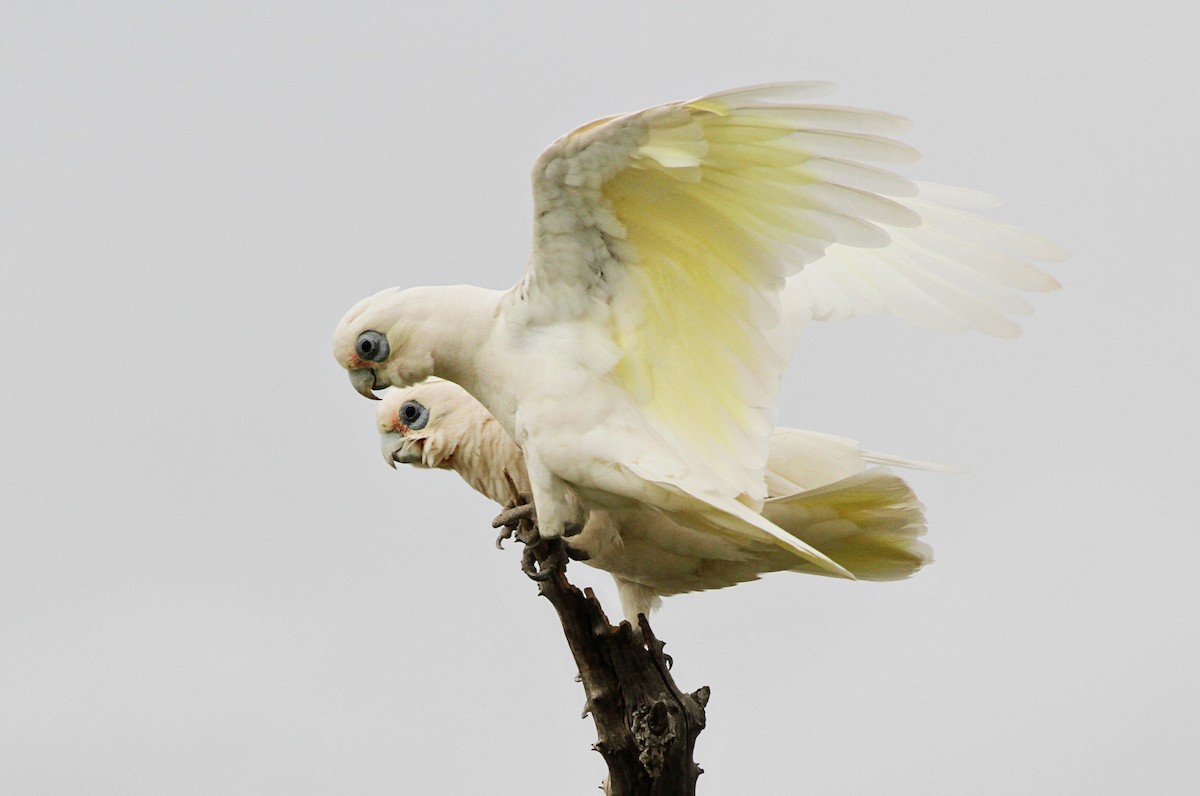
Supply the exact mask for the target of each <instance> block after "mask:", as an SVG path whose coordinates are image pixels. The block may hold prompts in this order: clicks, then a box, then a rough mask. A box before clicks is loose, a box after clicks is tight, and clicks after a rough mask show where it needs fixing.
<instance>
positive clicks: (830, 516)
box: [763, 469, 933, 580]
mask: <svg viewBox="0 0 1200 796" xmlns="http://www.w3.org/2000/svg"><path fill="white" fill-rule="evenodd" d="M763 516H764V517H765V518H767V519H768V520H770V521H771V522H772V523H774V524H775V525H777V526H778V527H780V528H783V529H784V530H786V531H787V532H788V533H790V534H792V535H793V536H795V537H796V538H797V539H799V540H801V541H802V542H804V543H805V544H806V545H807V546H810V547H812V548H815V549H816V550H819V551H820V552H821V553H823V554H824V555H826V556H828V557H829V558H831V559H833V560H834V561H837V562H838V563H839V564H841V565H842V566H844V567H845V568H846V569H848V570H850V572H852V573H853V574H854V576H855V577H856V578H859V579H860V580H900V579H902V578H907V577H909V576H910V575H912V574H913V573H914V572H916V571H917V570H918V569H920V568H921V567H923V566H924V565H925V564H928V563H929V562H930V561H932V560H933V558H932V553H933V551H932V549H931V548H930V547H929V545H927V544H925V543H924V542H922V541H920V540H919V539H918V537H920V536H922V535H923V534H924V533H925V513H924V506H922V505H921V502H920V501H919V500H917V496H916V495H915V494H913V491H912V490H911V489H910V488H909V486H908V484H906V483H905V482H904V481H903V480H902V479H900V478H898V477H897V476H895V475H894V474H892V473H890V472H888V471H887V470H883V469H874V470H868V471H866V472H862V473H857V474H855V475H851V476H849V477H846V478H843V479H841V480H840V481H835V482H834V483H832V484H828V485H826V486H822V487H818V488H816V489H810V490H808V491H805V492H800V493H798V494H794V495H787V496H784V497H777V498H771V499H769V500H767V501H766V503H765V504H764V506H763ZM792 569H795V570H797V571H803V572H806V573H811V574H816V575H829V574H833V573H830V572H828V571H827V568H823V567H820V566H817V565H815V564H814V563H812V562H811V561H807V560H802V561H800V563H799V564H798V565H797V566H795V567H792Z"/></svg>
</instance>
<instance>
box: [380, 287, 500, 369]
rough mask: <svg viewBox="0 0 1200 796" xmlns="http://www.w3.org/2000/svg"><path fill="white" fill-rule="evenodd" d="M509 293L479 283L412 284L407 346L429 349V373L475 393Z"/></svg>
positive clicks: (405, 313) (405, 312)
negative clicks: (500, 311)
mask: <svg viewBox="0 0 1200 796" xmlns="http://www.w3.org/2000/svg"><path fill="white" fill-rule="evenodd" d="M503 296H504V293H503V292H501V291H498V290H488V289H487V288H482V287H476V286H475V285H447V286H441V287H423V288H411V289H409V290H407V291H405V295H404V299H405V303H404V305H403V308H402V309H400V310H399V311H400V312H401V313H402V317H403V321H402V322H403V323H404V324H405V326H407V327H408V330H409V331H408V332H407V334H406V337H407V338H408V339H407V341H406V344H407V346H408V347H410V348H412V349H413V350H417V351H423V352H428V356H429V358H430V360H431V361H430V363H429V364H430V366H431V368H432V371H431V373H430V375H433V376H437V377H439V378H443V379H446V380H447V381H453V382H455V383H457V384H458V385H459V386H461V387H463V388H465V389H466V390H467V391H468V392H474V391H475V387H476V386H477V385H478V383H479V381H480V379H481V377H483V378H486V375H485V374H483V373H481V371H485V370H486V364H487V351H488V348H489V345H488V344H489V341H490V338H491V336H492V334H493V332H494V330H495V327H496V320H497V314H498V311H499V308H500V301H501V298H502V297H503Z"/></svg>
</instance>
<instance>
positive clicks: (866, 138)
mask: <svg viewBox="0 0 1200 796" xmlns="http://www.w3.org/2000/svg"><path fill="white" fill-rule="evenodd" d="M827 89H828V86H826V85H824V84H792V85H783V86H760V87H753V88H750V89H742V90H737V91H731V92H724V93H720V94H713V95H709V96H706V97H702V98H700V99H697V100H692V101H689V102H678V103H671V104H667V105H661V106H657V107H654V108H650V109H647V110H644V111H640V112H637V113H631V114H625V115H621V116H614V117H609V118H607V119H603V120H600V121H597V122H593V123H591V124H589V125H585V126H583V127H581V128H579V129H577V130H576V131H574V132H572V133H570V134H568V135H566V136H564V137H563V138H561V139H559V140H558V141H557V142H555V143H554V144H553V145H551V146H550V147H549V148H548V149H547V150H546V151H545V152H544V153H543V154H542V156H541V157H540V158H539V159H538V161H537V163H536V165H535V167H534V171H533V190H534V200H535V211H536V212H535V220H534V248H533V253H532V256H531V258H530V262H529V266H528V268H527V269H526V272H525V276H524V278H523V279H522V280H521V282H520V283H519V284H518V285H516V286H515V287H514V288H513V289H511V290H509V291H505V292H496V291H487V290H483V289H481V288H472V287H466V286H460V287H455V288H416V289H411V290H406V291H398V290H389V291H384V292H382V293H379V294H377V295H375V296H372V297H370V298H368V299H365V300H364V301H362V302H360V303H359V304H358V305H356V306H355V307H354V308H352V309H351V310H350V312H349V313H348V314H347V315H346V317H345V318H344V319H343V321H342V323H341V324H340V325H339V328H338V330H337V331H336V333H335V336H334V353H335V356H336V357H337V358H338V360H339V362H340V363H341V364H342V365H343V366H344V367H346V368H347V369H348V370H349V371H350V373H351V379H352V381H353V382H354V384H355V386H356V388H357V389H358V390H359V391H360V392H363V393H364V394H370V392H371V390H372V389H375V388H382V387H385V386H388V385H396V386H405V385H410V384H413V383H415V382H417V381H420V380H421V379H424V378H425V377H427V376H431V375H436V376H441V377H445V378H447V379H451V380H453V381H455V382H458V383H459V384H461V385H462V386H463V387H465V388H466V389H467V390H468V391H469V392H470V393H471V394H472V395H474V396H475V397H476V398H478V399H479V400H480V401H481V402H482V403H483V405H484V406H485V407H486V408H487V409H488V410H489V411H490V412H491V413H492V414H493V415H494V416H495V417H496V419H497V420H498V422H499V423H500V424H501V426H502V427H503V428H504V429H505V431H507V432H508V434H509V435H510V436H511V437H512V438H513V439H514V440H515V441H516V442H517V443H519V444H520V446H521V448H522V449H523V451H524V455H525V463H526V467H527V470H528V474H529V479H530V488H531V490H532V493H533V497H534V499H535V502H536V503H537V506H538V511H539V518H540V526H541V530H542V533H543V534H544V535H547V536H556V535H559V534H564V533H565V534H570V533H573V532H577V531H579V530H580V529H582V527H583V525H584V523H585V522H586V520H587V518H588V515H589V512H593V511H608V512H613V511H628V510H640V509H643V508H652V509H656V510H657V511H659V512H661V513H663V514H664V515H666V516H668V517H670V518H672V519H673V520H675V521H676V522H677V523H679V524H680V525H683V526H686V527H688V528H691V529H694V530H696V531H698V532H703V533H706V534H709V535H710V536H711V537H713V538H715V539H719V540H722V541H725V542H728V543H731V544H735V545H738V544H767V545H775V546H777V547H780V548H782V549H784V550H787V551H789V552H790V553H791V554H795V555H800V556H802V557H804V558H805V559H806V560H808V561H809V562H811V563H812V564H814V565H815V566H818V567H823V568H824V569H826V570H827V571H829V572H831V573H835V574H841V575H844V576H850V573H849V571H847V570H846V569H845V568H844V567H842V566H841V565H840V564H838V563H837V562H836V561H834V560H832V559H831V558H830V557H829V556H827V555H825V554H824V553H822V552H821V551H819V550H817V549H816V548H814V547H813V546H812V545H810V544H808V543H807V542H805V541H802V540H800V539H798V538H796V537H795V536H794V535H792V534H789V533H788V532H787V531H786V530H784V529H782V528H780V527H779V526H778V525H777V524H776V523H774V522H772V521H770V520H769V519H767V518H766V517H765V516H764V515H763V514H762V513H760V511H759V509H760V508H762V501H763V500H764V499H765V498H766V497H767V495H768V491H767V485H768V484H767V475H766V462H767V454H768V448H769V445H770V440H771V434H772V430H773V428H774V425H775V407H776V402H777V391H778V386H779V380H780V374H781V371H782V369H783V367H784V364H785V362H786V360H787V358H788V357H789V356H790V353H791V351H792V346H793V344H794V341H795V334H796V332H797V330H798V329H799V328H801V327H802V326H803V324H804V322H806V321H807V320H809V319H814V318H815V319H821V320H826V319H835V318H839V317H848V316H850V315H855V314H863V313H868V312H878V311H889V312H893V313H895V314H897V315H900V316H901V317H905V318H908V319H910V320H913V321H916V322H918V323H923V324H925V325H934V326H940V327H945V328H952V329H967V328H973V329H979V330H981V331H985V332H990V333H993V334H1009V333H1011V332H1012V328H1013V327H1012V326H1011V322H1010V321H1009V316H1010V315H1012V314H1020V313H1021V312H1023V311H1024V310H1025V306H1024V304H1023V303H1022V302H1021V301H1020V299H1018V298H1016V296H1015V294H1013V293H1012V290H1011V289H1010V288H1016V289H1021V290H1027V289H1034V290H1036V289H1046V288H1048V287H1051V286H1052V285H1053V280H1050V279H1049V278H1048V277H1046V276H1045V275H1044V274H1042V273H1041V271H1039V270H1038V269H1037V268H1036V267H1035V266H1033V265H1031V264H1029V263H1028V262H1027V260H1029V259H1053V258H1055V257H1056V256H1058V254H1059V252H1058V250H1057V249H1055V248H1054V247H1053V246H1051V245H1050V244H1043V243H1040V242H1037V241H1036V239H1034V238H1032V236H1028V235H1025V234H1024V233H1019V232H1017V231H1015V230H1011V229H1009V228H1007V227H1004V226H1002V225H999V224H996V223H995V222H992V221H990V220H987V219H984V218H983V217H981V216H977V215H973V214H972V213H971V212H970V210H969V208H967V209H964V207H963V206H964V204H965V205H967V206H969V205H971V201H966V202H965V203H964V202H963V201H962V200H963V198H964V197H967V199H968V200H969V199H971V198H973V194H969V193H964V192H959V193H956V192H954V191H953V190H948V189H947V190H942V189H939V188H938V187H936V186H926V185H920V186H919V185H917V184H915V183H912V182H910V181H908V180H906V179H904V178H902V177H899V176H897V175H894V174H891V173H890V172H888V171H886V170H883V169H880V168H879V167H878V166H876V165H873V164H877V163H885V164H887V163H903V162H908V161H911V160H913V159H915V157H916V153H915V152H914V151H913V150H912V149H911V148H910V147H908V146H907V145H905V144H902V143H900V142H897V141H895V140H892V139H891V138H890V137H889V136H891V135H893V134H895V133H898V132H900V131H902V130H903V129H904V127H905V126H906V123H905V122H904V120H902V119H900V118H898V117H895V116H892V115H890V114H884V113H878V112H874V111H864V110H857V109H848V108H840V107H836V106H828V105H819V104H812V103H809V102H808V100H809V99H810V98H811V97H813V96H816V95H819V94H821V93H823V92H825V91H826V90H827ZM956 204H957V205H958V209H956V207H955V205H956ZM785 285H787V289H786V290H785ZM364 335H374V337H370V338H369V339H368V338H365V337H364ZM364 341H366V342H364ZM372 341H375V342H372ZM381 341H382V342H381ZM384 343H386V345H385V344H384Z"/></svg>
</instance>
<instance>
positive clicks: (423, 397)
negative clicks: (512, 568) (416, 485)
mask: <svg viewBox="0 0 1200 796" xmlns="http://www.w3.org/2000/svg"><path fill="white" fill-rule="evenodd" d="M376 418H377V420H378V426H379V435H380V446H381V452H382V453H383V459H384V461H386V462H387V463H388V464H389V465H390V466H391V467H395V466H396V462H399V463H400V464H410V465H412V466H414V467H421V468H431V469H441V470H454V471H455V472H457V473H458V474H459V475H460V476H462V478H463V480H464V481H466V482H467V483H468V484H470V485H471V487H472V488H473V489H475V491H477V492H479V493H481V494H483V495H486V496H487V497H489V498H491V499H492V500H495V501H496V502H497V503H500V504H503V503H505V502H506V501H507V500H508V499H509V496H510V489H509V486H508V482H507V478H506V476H505V474H506V473H507V474H508V477H511V478H512V479H513V480H514V481H515V482H516V484H517V486H518V487H519V488H520V489H521V490H524V491H525V492H528V491H529V476H528V474H527V473H526V471H525V463H524V461H523V459H522V456H521V449H520V448H518V447H517V444H516V443H515V442H513V441H512V439H511V438H510V437H509V436H508V435H507V434H506V433H505V432H504V430H503V429H502V428H500V424H499V423H497V422H496V420H495V418H493V417H492V416H491V414H489V413H488V411H487V410H486V409H484V408H483V405H482V404H480V403H479V401H476V400H475V399H474V398H472V397H471V395H470V394H469V393H468V392H467V391H466V390H464V389H463V388H461V387H459V386H458V385H457V384H455V383H454V382H450V381H444V380H442V379H429V380H427V381H423V382H421V383H420V384H415V385H413V386H411V387H403V388H392V389H390V390H388V391H387V392H386V393H385V394H384V396H383V400H382V401H381V402H380V404H379V407H378V410H377V412H376Z"/></svg>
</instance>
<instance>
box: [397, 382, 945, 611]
mask: <svg viewBox="0 0 1200 796" xmlns="http://www.w3.org/2000/svg"><path fill="white" fill-rule="evenodd" d="M413 401H415V402H417V403H418V404H419V405H420V406H422V407H423V408H424V409H425V410H426V411H427V413H428V414H427V416H426V417H425V418H424V419H423V420H424V422H423V424H422V427H421V428H419V429H413V428H410V427H409V426H408V425H406V424H405V422H404V420H403V418H402V415H401V412H400V409H401V407H402V406H403V405H405V404H406V403H408V402H413ZM378 427H379V431H380V434H381V438H382V448H383V455H384V458H385V460H387V461H388V463H389V464H392V463H393V462H400V463H402V464H410V465H413V466H415V467H428V468H440V469H452V470H454V471H455V472H457V473H458V474H459V475H460V476H462V478H463V480H465V481H466V482H467V483H468V484H470V485H471V487H473V488H474V489H475V490H476V491H478V492H480V493H482V494H484V495H486V496H487V497H489V498H491V499H492V500H495V501H496V502H497V503H499V504H502V505H503V504H504V503H506V502H507V501H508V499H509V487H508V484H507V481H506V480H505V478H504V474H505V472H507V473H509V475H510V476H511V477H512V479H513V481H514V482H515V483H516V484H517V486H518V488H519V489H521V490H524V491H526V492H527V490H528V489H529V477H528V474H527V472H526V468H525V463H524V457H523V456H522V454H521V450H520V448H518V447H517V445H516V443H514V442H513V440H512V438H510V437H509V436H508V435H507V434H506V433H505V432H504V431H503V429H501V428H500V426H499V424H498V423H497V422H496V420H495V419H494V418H493V417H492V416H491V415H490V414H488V412H487V410H485V409H484V408H483V406H482V405H480V404H479V402H478V401H476V400H475V399H473V398H471V396H470V395H468V394H467V393H466V392H465V391H463V390H462V389H461V388H460V387H458V386H457V385H455V384H452V383H450V382H446V381H441V380H433V381H428V382H424V383H422V384H418V385H416V386H414V387H410V388H407V389H400V390H396V389H393V390H389V391H388V392H387V394H386V395H385V397H384V400H383V402H382V403H381V404H380V405H379V411H378ZM881 462H885V463H888V464H895V465H899V466H912V467H920V468H925V469H928V468H930V467H931V465H925V464H922V463H919V462H910V461H906V460H903V459H897V458H895V457H888V456H881V455H879V454H872V453H867V452H864V451H862V450H860V449H859V447H858V445H857V443H855V442H853V441H851V440H846V439H842V438H840V437H833V436H830V435H827V434H817V433H815V432H809V431H799V430H796V429H778V430H776V432H775V434H774V435H773V436H772V446H771V456H770V460H769V464H768V483H769V484H771V498H772V499H769V500H767V501H766V503H765V506H764V513H765V514H766V516H767V517H768V518H769V519H771V520H772V521H773V522H774V523H776V524H777V525H779V526H780V527H782V528H784V529H785V530H787V531H788V532H789V533H791V534H793V535H795V536H796V537H797V538H799V539H801V540H803V541H804V542H806V543H807V544H810V545H812V546H813V547H814V548H816V549H817V550H820V551H821V552H823V553H825V554H826V555H828V556H830V557H831V558H833V559H834V560H837V561H839V562H841V563H843V564H844V565H845V566H846V567H847V568H848V569H849V570H850V571H851V572H852V573H853V574H854V575H855V576H856V577H857V578H860V579H863V580H899V579H902V578H906V577H908V576H910V575H912V574H913V573H914V572H916V571H917V570H918V569H920V568H921V567H922V566H923V565H925V564H927V563H928V562H929V561H930V549H929V547H928V545H926V544H924V543H923V542H921V541H920V540H919V538H918V537H920V536H921V535H922V534H924V532H925V518H924V515H923V513H922V506H921V504H920V502H919V501H918V500H917V498H916V496H915V495H914V494H913V493H912V491H911V490H910V489H909V488H908V485H907V484H905V483H904V481H902V480H901V479H899V478H897V477H896V476H895V475H892V474H891V473H889V472H887V471H885V470H880V469H875V470H868V469H867V468H868V467H869V466H870V465H871V464H877V463H881ZM393 466H394V464H393ZM567 543H568V544H569V545H570V547H571V548H572V549H574V550H576V551H578V552H581V553H583V554H584V555H586V556H587V558H586V563H587V564H589V565H590V566H593V567H596V568H598V569H602V570H604V571H606V572H608V573H610V574H611V575H612V576H613V579H614V580H615V581H616V584H617V591H618V594H619V595H620V598H621V609H622V613H623V614H624V616H625V618H626V619H628V620H629V621H630V622H633V623H634V624H635V625H636V618H637V615H638V614H639V613H644V614H649V613H650V610H651V608H652V607H654V606H656V605H657V604H658V601H659V597H662V596H667V595H672V594H679V593H682V592H688V591H699V590H704V589H717V588H723V587H726V586H732V585H734V584H736V583H742V582H745V581H750V580H755V579H757V578H758V577H759V575H761V574H763V573H767V572H776V571H782V570H791V571H796V572H806V573H809V574H816V575H820V574H828V573H825V572H824V570H822V569H821V568H820V567H816V566H814V565H813V564H811V563H810V562H808V561H807V560H805V559H804V558H803V557H801V556H798V555H796V554H795V553H793V552H791V551H789V550H786V549H782V548H780V547H779V546H777V545H774V544H769V543H753V542H750V541H749V540H740V541H733V540H727V539H721V538H717V537H714V536H713V535H712V534H709V533H706V532H704V531H702V530H701V531H697V530H694V529H692V528H689V527H687V526H685V525H682V524H680V523H678V522H676V521H674V520H672V519H670V518H669V517H667V516H665V515H664V514H662V513H660V512H657V511H654V510H651V509H645V508H641V509H632V510H622V511H602V510H596V511H592V512H591V514H590V516H589V518H588V521H587V523H586V525H585V527H584V529H583V532H582V533H580V534H579V535H578V536H575V537H572V538H571V539H569V540H568V542H567Z"/></svg>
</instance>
